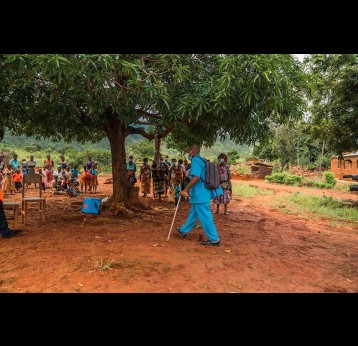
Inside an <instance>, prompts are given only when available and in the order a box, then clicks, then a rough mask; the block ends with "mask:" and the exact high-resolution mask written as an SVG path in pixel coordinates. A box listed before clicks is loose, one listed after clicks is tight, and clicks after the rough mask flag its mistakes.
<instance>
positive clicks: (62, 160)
mask: <svg viewBox="0 0 358 346" xmlns="http://www.w3.org/2000/svg"><path fill="white" fill-rule="evenodd" d="M60 159H61V161H60V162H59V163H58V164H59V165H61V168H62V169H66V168H67V167H70V164H69V163H68V161H66V160H65V155H61V156H60Z"/></svg>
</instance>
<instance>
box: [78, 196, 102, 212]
mask: <svg viewBox="0 0 358 346" xmlns="http://www.w3.org/2000/svg"><path fill="white" fill-rule="evenodd" d="M100 207H101V199H100V198H90V197H85V198H84V199H83V204H82V213H87V214H99V213H100Z"/></svg>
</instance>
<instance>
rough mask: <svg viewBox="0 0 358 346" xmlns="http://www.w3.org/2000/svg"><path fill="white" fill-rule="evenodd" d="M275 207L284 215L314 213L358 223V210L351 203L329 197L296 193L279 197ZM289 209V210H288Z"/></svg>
mask: <svg viewBox="0 0 358 346" xmlns="http://www.w3.org/2000/svg"><path fill="white" fill-rule="evenodd" d="M275 206H276V207H277V208H278V210H279V211H281V212H284V213H291V212H292V210H291V211H289V210H290V208H293V212H295V211H297V212H299V213H307V212H309V213H314V214H317V215H322V216H326V217H328V218H330V219H333V220H337V221H352V222H355V223H358V209H357V207H354V206H353V205H351V204H350V203H347V202H341V201H338V200H335V199H333V198H332V197H327V196H322V197H321V196H310V195H305V194H302V193H300V192H296V193H294V194H291V195H289V196H284V197H279V198H277V199H276V201H275ZM287 208H288V209H287Z"/></svg>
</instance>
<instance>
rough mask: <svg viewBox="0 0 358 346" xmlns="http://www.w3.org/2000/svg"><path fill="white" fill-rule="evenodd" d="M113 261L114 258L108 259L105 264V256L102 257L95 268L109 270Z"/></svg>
mask: <svg viewBox="0 0 358 346" xmlns="http://www.w3.org/2000/svg"><path fill="white" fill-rule="evenodd" d="M112 263H113V260H109V259H108V261H107V263H106V264H103V258H102V257H101V260H100V261H96V263H95V268H96V269H99V270H100V271H102V272H104V271H105V270H108V269H109V268H110V267H111V265H112Z"/></svg>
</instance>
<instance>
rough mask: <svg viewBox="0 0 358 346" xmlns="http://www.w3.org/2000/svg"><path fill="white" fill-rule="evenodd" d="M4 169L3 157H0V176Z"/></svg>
mask: <svg viewBox="0 0 358 346" xmlns="http://www.w3.org/2000/svg"><path fill="white" fill-rule="evenodd" d="M4 167H5V162H4V155H0V174H1V173H2V170H3V169H4Z"/></svg>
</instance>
